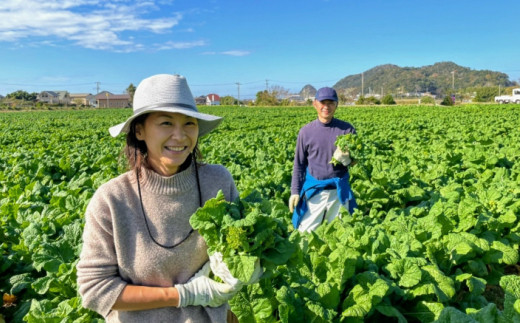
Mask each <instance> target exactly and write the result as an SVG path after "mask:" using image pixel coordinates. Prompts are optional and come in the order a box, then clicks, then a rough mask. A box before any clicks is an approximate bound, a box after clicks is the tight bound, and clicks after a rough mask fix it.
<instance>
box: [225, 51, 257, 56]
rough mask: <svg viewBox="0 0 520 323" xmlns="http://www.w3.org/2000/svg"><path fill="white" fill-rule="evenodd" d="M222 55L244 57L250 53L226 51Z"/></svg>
mask: <svg viewBox="0 0 520 323" xmlns="http://www.w3.org/2000/svg"><path fill="white" fill-rule="evenodd" d="M221 54H222V55H229V56H246V55H249V54H251V52H250V51H247V50H228V51H225V52H221Z"/></svg>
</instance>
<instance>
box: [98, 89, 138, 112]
mask: <svg viewBox="0 0 520 323" xmlns="http://www.w3.org/2000/svg"><path fill="white" fill-rule="evenodd" d="M95 99H96V106H97V107H98V108H128V107H130V95H129V94H112V93H110V92H108V91H103V92H100V93H99V94H97V95H96V96H95Z"/></svg>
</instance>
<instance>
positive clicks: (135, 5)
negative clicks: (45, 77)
mask: <svg viewBox="0 0 520 323" xmlns="http://www.w3.org/2000/svg"><path fill="white" fill-rule="evenodd" d="M162 3H164V1H163V2H162ZM158 10H159V7H158V6H157V5H156V4H155V2H154V1H142V0H109V1H102V0H45V1H41V0H23V1H22V0H1V1H0V41H4V42H22V41H24V42H27V41H30V42H31V43H44V42H49V43H57V42H61V41H71V42H73V43H74V44H76V45H78V46H82V47H86V48H91V49H97V50H112V51H123V52H129V51H137V50H142V49H144V48H149V46H147V45H144V44H141V43H139V41H138V39H136V38H137V37H135V35H134V36H126V38H125V37H124V35H123V34H125V33H126V34H128V33H129V32H134V33H135V32H142V31H148V32H152V33H156V34H160V33H168V32H170V31H171V30H172V28H173V27H175V26H177V25H178V24H179V22H180V21H181V20H182V15H181V14H180V13H175V14H172V15H170V16H167V17H161V18H144V15H145V14H148V13H150V12H151V11H158ZM204 45H205V43H204V42H202V41H194V42H185V43H174V42H167V43H166V44H161V45H160V46H159V49H167V48H170V49H182V48H190V47H194V46H204Z"/></svg>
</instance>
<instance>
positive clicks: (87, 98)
mask: <svg viewBox="0 0 520 323" xmlns="http://www.w3.org/2000/svg"><path fill="white" fill-rule="evenodd" d="M70 102H71V103H74V104H76V105H84V106H95V105H96V97H95V95H92V94H90V93H71V94H70Z"/></svg>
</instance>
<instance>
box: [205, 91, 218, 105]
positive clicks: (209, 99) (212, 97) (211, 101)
mask: <svg viewBox="0 0 520 323" xmlns="http://www.w3.org/2000/svg"><path fill="white" fill-rule="evenodd" d="M206 105H220V96H218V94H213V93H212V94H208V95H207V96H206Z"/></svg>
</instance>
